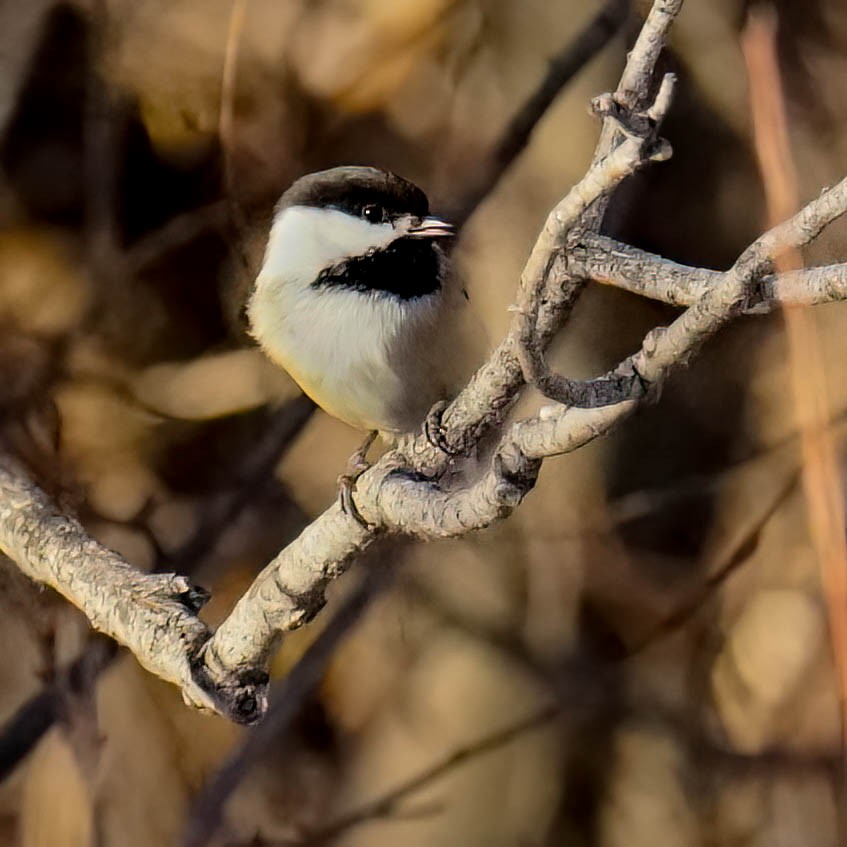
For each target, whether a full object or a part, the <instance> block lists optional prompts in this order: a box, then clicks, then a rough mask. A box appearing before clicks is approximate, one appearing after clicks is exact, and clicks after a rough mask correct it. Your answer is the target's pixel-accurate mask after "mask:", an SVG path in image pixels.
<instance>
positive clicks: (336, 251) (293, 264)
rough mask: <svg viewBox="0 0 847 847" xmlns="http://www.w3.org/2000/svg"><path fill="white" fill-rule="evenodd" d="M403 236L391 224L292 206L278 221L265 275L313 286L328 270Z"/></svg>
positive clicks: (279, 216) (268, 249) (266, 254)
mask: <svg viewBox="0 0 847 847" xmlns="http://www.w3.org/2000/svg"><path fill="white" fill-rule="evenodd" d="M402 234H403V233H402V232H398V231H397V230H395V229H394V227H393V226H392V225H391V224H389V223H385V224H372V223H369V222H368V221H366V220H363V219H362V218H357V217H354V216H353V215H348V214H347V213H346V212H339V211H338V210H337V209H315V208H312V207H309V206H290V207H289V208H287V209H285V210H284V211H283V212H282V214H280V215H278V216H277V217H276V219H275V220H274V223H273V226H272V228H271V234H270V238H269V239H268V247H267V250H266V251H265V262H264V266H263V268H262V273H263V274H269V275H270V276H272V277H276V278H278V279H284V280H287V281H289V282H295V281H297V282H300V283H302V284H309V283H311V282H312V281H314V280H315V278H316V277H317V276H318V274H319V273H320V272H321V271H322V270H324V268H328V267H330V266H331V265H334V264H337V263H338V262H340V261H342V260H343V259H347V258H350V257H353V256H363V255H364V254H365V253H367V252H368V250H372V249H373V248H379V247H385V246H386V245H388V244H390V243H391V242H392V241H394V239H395V238H397V237H398V236H400V235H402Z"/></svg>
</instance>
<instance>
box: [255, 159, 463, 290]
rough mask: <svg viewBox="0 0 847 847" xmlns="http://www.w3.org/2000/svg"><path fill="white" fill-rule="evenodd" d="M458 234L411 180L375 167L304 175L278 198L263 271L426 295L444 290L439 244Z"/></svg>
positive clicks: (318, 284)
mask: <svg viewBox="0 0 847 847" xmlns="http://www.w3.org/2000/svg"><path fill="white" fill-rule="evenodd" d="M453 232H454V230H453V227H452V226H451V225H450V224H448V223H447V222H446V221H443V220H441V219H440V218H436V217H433V216H431V215H430V214H429V203H428V201H427V198H426V195H425V194H424V193H423V191H421V190H420V189H419V188H418V187H417V186H415V185H413V184H412V183H411V182H408V181H407V180H405V179H402V178H401V177H399V176H396V175H395V174H392V173H389V172H387V171H383V170H378V169H376V168H367V167H353V166H348V167H339V168H332V169H331V170H326V171H319V172H317V173H312V174H308V175H307V176H304V177H301V178H300V179H298V180H297V181H296V182H295V183H294V184H293V185H292V186H291V187H290V188H289V189H288V190H287V191H286V192H285V194H283V195H282V197H281V198H280V201H279V203H278V204H277V207H276V211H275V214H274V221H273V226H272V228H271V235H270V239H269V241H268V247H267V251H266V253H265V261H264V266H263V268H262V274H263V275H268V276H269V277H270V278H273V279H276V280H284V281H285V283H286V284H291V285H299V286H311V287H313V288H315V289H327V288H330V287H333V286H338V287H341V288H346V289H348V290H354V291H360V292H362V293H364V294H381V295H386V296H394V297H399V298H401V299H411V298H414V297H421V296H425V295H427V294H431V293H433V292H435V291H437V290H438V289H439V288H440V286H441V278H442V273H443V267H444V259H443V253H442V251H441V249H440V248H439V247H438V242H439V241H440V240H441V239H443V238H446V237H449V236H451V235H453Z"/></svg>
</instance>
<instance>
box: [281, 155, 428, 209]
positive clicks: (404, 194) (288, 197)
mask: <svg viewBox="0 0 847 847" xmlns="http://www.w3.org/2000/svg"><path fill="white" fill-rule="evenodd" d="M369 205H377V206H380V207H382V208H383V209H384V210H385V212H386V213H387V216H388V217H389V218H394V217H399V216H400V215H414V216H416V217H419V218H423V217H426V215H428V214H429V201H428V200H427V198H426V194H424V193H423V191H421V190H420V188H418V187H417V186H416V185H415V184H414V183H411V182H409V181H408V180H407V179H403V177H400V176H397V175H396V174H393V173H390V172H389V171H383V170H380V169H379V168H367V167H361V166H358V165H345V166H343V167H339V168H330V169H329V170H326V171H317V172H316V173H311V174H307V175H306V176H302V177H300V179H298V180H297V181H296V182H295V183H294V184H293V185H292V186H291V187H290V188H289V189H288V191H286V192H285V194H283V195H282V197H281V198H280V200H279V203H277V207H276V211H277V214H279V212H281V211H282V210H283V209H287V208H288V207H289V206H312V207H315V208H329V209H339V210H340V211H343V212H347V213H348V214H351V215H356V216H358V215H360V214H361V212H362V209H363V208H364V207H365V206H369Z"/></svg>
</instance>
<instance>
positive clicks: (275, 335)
mask: <svg viewBox="0 0 847 847" xmlns="http://www.w3.org/2000/svg"><path fill="white" fill-rule="evenodd" d="M453 234H454V228H453V227H452V226H451V225H450V224H449V223H447V222H446V221H444V220H442V219H441V218H437V217H434V216H432V215H430V214H429V202H428V200H427V197H426V195H425V194H424V193H423V191H421V190H420V189H419V188H418V187H417V186H415V185H413V184H412V183H411V182H408V181H407V180H405V179H402V178H401V177H399V176H396V175H394V174H392V173H388V172H386V171H383V170H378V169H376V168H367V167H338V168H332V169H331V170H326V171H320V172H318V173H313V174H308V175H307V176H304V177H301V178H300V179H298V180H297V181H296V182H295V183H294V184H293V185H292V186H291V187H290V188H289V189H288V190H287V191H286V192H285V193H284V194H283V195H282V198H281V199H280V201H279V203H278V204H277V207H276V212H275V215H274V219H273V225H272V227H271V232H270V237H269V240H268V245H267V249H266V251H265V258H264V263H263V265H262V269H261V271H260V273H259V275H258V278H257V279H256V284H255V287H254V289H253V293H252V295H251V297H250V301H249V303H248V308H247V315H248V319H249V322H250V327H251V332H252V334H253V336H254V337H255V339H256V340H257V341H258V342H259V344H260V345H261V347H262V349H263V350H264V351H265V353H266V354H267V355H268V356H269V357H270V358H271V359H272V360H273V361H274V362H276V363H277V364H278V365H280V366H281V367H283V368H284V369H285V370H286V371H288V373H289V374H290V375H291V376H292V377H293V378H294V380H295V381H296V382H297V383H298V384H299V386H300V387H301V388H302V389H303V391H304V392H305V393H306V394H308V395H309V397H311V398H312V399H313V400H314V401H315V403H317V404H318V406H320V407H321V408H322V409H324V410H325V411H326V412H328V413H329V414H330V415H333V416H334V417H336V418H338V419H340V420H342V421H344V422H345V423H348V424H350V425H351V426H353V427H356V428H359V429H365V430H372V431H374V432H373V434H372V435H371V436H370V437H369V439H368V440H367V441H366V442H365V444H363V445H362V448H360V450H359V451H358V452H357V453H356V454H354V456H353V457H352V458H351V465H352V466H354V470H355V471H356V473H360V472H361V470H362V469H363V468H365V467H367V463H366V461H365V456H366V452H367V448H368V447H369V446H370V444H371V443H372V441H373V438H374V436H375V434H376V431H378V432H380V433H382V434H383V435H384V436H385V437H386V438H387V439H388V440H389V441H394V440H396V439H397V438H398V437H399V436H402V435H403V434H405V433H410V432H414V431H415V430H417V429H418V428H419V427H420V426H421V424H422V423H424V421H425V420H426V419H427V415H428V413H429V412H430V411H431V410H432V409H433V407H434V406H435V405H436V404H438V403H439V401H443V400H445V399H447V398H449V397H452V396H454V395H455V393H456V392H457V391H458V389H459V388H460V387H461V384H462V378H463V376H464V375H465V374H464V369H465V368H466V366H467V361H468V356H467V354H466V352H465V351H466V350H467V349H468V340H469V339H468V333H467V331H466V329H465V330H464V331H463V324H464V323H465V322H464V321H463V320H462V318H461V313H462V311H463V306H464V303H465V301H466V300H467V295H466V294H465V292H464V291H463V290H462V288H461V286H460V285H459V284H458V282H457V281H456V279H455V277H454V275H452V274H451V273H450V267H449V261H448V258H447V254H446V252H445V251H444V249H443V246H442V244H443V242H444V240H445V239H448V238H450V237H451V236H452V235H453ZM352 478H353V479H354V478H355V477H352ZM341 481H342V505H343V506H346V508H347V510H348V511H349V510H350V509H351V507H352V500H351V498H350V497H349V493H350V487H351V484H352V483H351V475H348V476H346V477H342V480H341ZM345 486H346V490H347V496H346V497H345ZM353 508H354V507H353ZM354 514H356V513H355V511H354Z"/></svg>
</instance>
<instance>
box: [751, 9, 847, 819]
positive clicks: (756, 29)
mask: <svg viewBox="0 0 847 847" xmlns="http://www.w3.org/2000/svg"><path fill="white" fill-rule="evenodd" d="M776 39H777V19H776V13H775V11H774V10H773V9H772V8H770V7H761V8H758V7H754V8H753V9H752V10H751V12H750V15H749V20H748V22H747V26H746V28H745V31H744V34H743V37H742V49H743V52H744V58H745V61H746V63H747V72H748V76H749V79H750V100H751V105H752V111H753V129H754V138H755V142H756V154H757V156H758V159H759V167H760V169H761V172H762V180H763V182H764V186H765V193H766V196H767V206H768V217H769V219H770V220H771V221H772V222H774V221H781V220H783V219H784V218H785V217H787V216H788V215H790V214H791V213H792V212H793V211H794V210H795V209H796V208H797V206H798V196H797V195H798V192H797V173H796V169H795V166H794V160H793V158H792V154H791V142H790V140H789V135H788V121H787V116H786V114H785V100H784V97H783V93H782V79H781V75H780V71H779V64H778V60H777V46H776ZM774 264H775V266H776V268H777V270H778V271H783V272H795V271H796V269H797V268H799V267H801V266H802V257H801V256H800V254H799V252H798V251H797V249H796V245H793V244H792V245H787V248H786V249H785V250H783V251H781V252H780V254H779V255H777V256H775V257H774ZM783 315H784V318H785V326H786V330H787V337H788V349H789V361H790V365H791V377H792V379H791V383H792V389H793V396H794V405H795V408H796V412H797V417H798V420H799V425H800V442H801V445H802V452H803V464H802V479H803V488H804V491H805V495H806V503H807V514H808V522H809V530H810V534H811V538H812V544H813V546H814V549H815V553H816V555H817V559H818V563H819V566H820V572H821V582H822V585H823V592H824V597H825V599H826V606H827V613H828V619H829V634H830V642H831V646H832V653H833V659H834V665H835V671H836V675H837V678H838V682H839V686H840V697H839V701H840V706H841V709H840V718H841V748H842V755H843V757H844V762H843V763H842V775H843V767H844V764H847V539H845V517H844V507H845V503H844V488H843V481H842V473H841V466H840V465H841V462H840V459H839V458H838V454H837V450H836V446H835V440H834V438H833V434H832V430H831V428H830V427H829V426H828V422H829V419H830V417H831V414H832V408H831V403H830V399H829V389H828V386H827V383H826V377H825V372H824V361H825V356H824V352H823V350H822V349H821V342H820V340H819V338H818V333H817V328H816V327H815V324H814V318H813V317H812V316H811V315H810V313H809V311H808V310H807V309H802V308H790V309H786V310H785V311H784V313H783ZM843 791H844V785H843V781H842V796H843ZM841 823H842V827H843V825H844V818H843V816H842V818H841ZM842 835H843V833H842Z"/></svg>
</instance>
